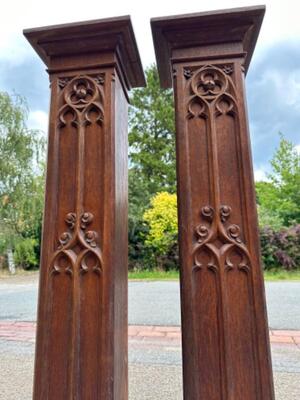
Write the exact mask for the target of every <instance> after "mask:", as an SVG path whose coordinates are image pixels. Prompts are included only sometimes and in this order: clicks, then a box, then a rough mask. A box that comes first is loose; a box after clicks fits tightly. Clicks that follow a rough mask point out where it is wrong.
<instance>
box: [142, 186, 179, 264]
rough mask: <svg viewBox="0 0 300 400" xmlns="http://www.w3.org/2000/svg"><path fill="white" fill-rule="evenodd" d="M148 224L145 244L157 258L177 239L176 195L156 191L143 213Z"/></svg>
mask: <svg viewBox="0 0 300 400" xmlns="http://www.w3.org/2000/svg"><path fill="white" fill-rule="evenodd" d="M143 220H144V222H146V223H147V224H148V226H149V232H148V234H147V236H146V240H145V244H146V246H147V247H148V248H151V249H152V250H153V251H154V253H155V256H156V261H157V262H158V263H159V260H158V258H159V257H160V256H163V255H164V254H166V253H167V252H168V251H169V249H170V247H171V246H172V245H174V243H175V242H176V240H177V232H178V223H177V196H176V194H171V193H167V192H160V193H157V194H156V195H155V196H154V197H153V198H152V199H151V205H150V208H149V209H148V210H146V211H145V213H144V215H143Z"/></svg>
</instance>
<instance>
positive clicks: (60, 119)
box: [24, 17, 145, 400]
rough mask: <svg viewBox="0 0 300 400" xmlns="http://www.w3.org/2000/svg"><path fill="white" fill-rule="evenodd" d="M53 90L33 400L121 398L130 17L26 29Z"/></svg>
mask: <svg viewBox="0 0 300 400" xmlns="http://www.w3.org/2000/svg"><path fill="white" fill-rule="evenodd" d="M24 34H25V36H26V37H27V39H28V40H29V41H30V43H31V44H32V46H33V47H34V49H35V50H36V51H37V53H38V54H39V55H40V57H41V58H42V59H43V61H44V62H45V63H46V65H47V67H48V71H49V74H50V82H51V107H50V122H49V143H48V168H47V181H46V199H45V213H44V223H43V238H42V256H41V269H40V286H39V306H38V329H37V344H36V361H35V378H34V395H33V398H34V400H45V399H47V400H66V399H70V400H71V399H72V400H74V399H77V400H80V399H82V400H83V399H84V400H96V399H99V400H115V399H118V400H119V399H120V400H126V399H127V398H128V393H127V90H128V89H130V88H131V87H135V86H143V85H144V84H145V80H144V75H143V70H142V66H141V63H140V59H139V54H138V51H137V46H136V42H135V38H134V34H133V30H132V26H131V22H130V19H129V17H120V18H114V19H105V20H98V21H90V22H84V23H75V24H67V25H60V26H51V27H46V28H37V29H31V30H25V31H24Z"/></svg>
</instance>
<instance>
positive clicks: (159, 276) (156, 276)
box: [128, 269, 179, 281]
mask: <svg viewBox="0 0 300 400" xmlns="http://www.w3.org/2000/svg"><path fill="white" fill-rule="evenodd" d="M128 278H129V279H131V280H145V281H163V280H169V281H170V280H171V281H173V280H178V279H179V272H178V271H172V270H171V271H160V270H147V269H145V270H142V271H129V272H128Z"/></svg>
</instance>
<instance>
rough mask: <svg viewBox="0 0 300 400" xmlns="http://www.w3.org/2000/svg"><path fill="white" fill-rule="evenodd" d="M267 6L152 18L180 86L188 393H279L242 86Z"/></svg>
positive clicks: (160, 53)
mask: <svg viewBox="0 0 300 400" xmlns="http://www.w3.org/2000/svg"><path fill="white" fill-rule="evenodd" d="M263 15H264V7H250V8H246V9H234V10H228V11H219V12H209V13H202V14H194V15H185V16H176V17H167V18H157V19H153V20H152V31H153V37H154V43H155V50H156V55H157V62H158V68H159V73H160V79H161V84H162V86H163V87H170V86H171V85H172V75H173V85H174V90H175V103H176V137H177V178H178V201H179V240H180V260H181V304H182V329H183V371H184V372H183V374H184V399H185V400H195V399H197V400H202V399H203V400H240V399H243V400H271V399H274V393H273V381H272V369H271V359H270V349H269V336H268V326H267V316H266V306H265V294H264V282H263V275H262V269H261V264H260V257H259V238H258V229H257V215H256V202H255V192H254V181H253V171H252V161H251V151H250V150H251V149H250V142H249V133H248V123H247V114H246V108H245V94H244V73H245V71H247V69H248V66H249V63H250V59H251V55H252V53H253V50H254V47H255V42H256V39H257V36H258V32H259V29H260V25H261V22H262V19H263Z"/></svg>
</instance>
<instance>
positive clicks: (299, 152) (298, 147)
mask: <svg viewBox="0 0 300 400" xmlns="http://www.w3.org/2000/svg"><path fill="white" fill-rule="evenodd" d="M295 149H296V150H297V152H298V154H300V144H298V145H297V146H295Z"/></svg>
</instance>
